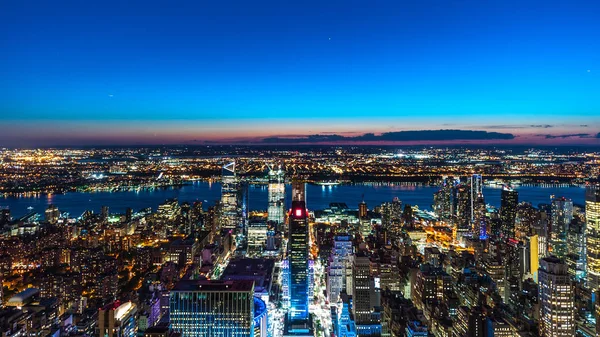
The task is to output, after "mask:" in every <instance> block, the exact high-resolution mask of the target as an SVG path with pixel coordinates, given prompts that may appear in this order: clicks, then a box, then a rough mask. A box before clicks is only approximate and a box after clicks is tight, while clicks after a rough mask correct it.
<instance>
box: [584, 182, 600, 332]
mask: <svg viewBox="0 0 600 337" xmlns="http://www.w3.org/2000/svg"><path fill="white" fill-rule="evenodd" d="M585 217H586V231H585V236H586V254H587V280H588V286H589V287H590V289H592V290H598V289H599V288H600V185H598V184H594V185H591V186H588V188H587V189H586V193H585ZM599 324H600V323H599Z"/></svg>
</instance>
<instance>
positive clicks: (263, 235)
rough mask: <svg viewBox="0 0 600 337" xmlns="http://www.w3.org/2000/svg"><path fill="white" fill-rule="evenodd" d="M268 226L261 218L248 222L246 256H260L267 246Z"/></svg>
mask: <svg viewBox="0 0 600 337" xmlns="http://www.w3.org/2000/svg"><path fill="white" fill-rule="evenodd" d="M268 231H269V226H268V224H267V222H266V221H265V220H264V219H263V218H253V219H250V221H249V222H248V251H247V253H248V255H249V256H260V255H262V253H263V251H264V250H265V248H266V245H267V233H268Z"/></svg>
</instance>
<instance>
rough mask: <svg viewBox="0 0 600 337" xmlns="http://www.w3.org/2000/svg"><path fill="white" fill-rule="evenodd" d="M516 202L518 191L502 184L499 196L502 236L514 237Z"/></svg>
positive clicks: (517, 201)
mask: <svg viewBox="0 0 600 337" xmlns="http://www.w3.org/2000/svg"><path fill="white" fill-rule="evenodd" d="M518 203H519V192H517V191H515V190H513V189H512V188H510V187H508V186H504V187H503V188H502V194H501V196H500V232H501V235H502V237H503V238H506V239H508V238H514V237H515V219H516V216H517V205H518Z"/></svg>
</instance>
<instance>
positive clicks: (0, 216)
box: [0, 207, 12, 226]
mask: <svg viewBox="0 0 600 337" xmlns="http://www.w3.org/2000/svg"><path fill="white" fill-rule="evenodd" d="M11 221H12V218H11V216H10V208H8V207H6V208H0V226H2V225H6V224H8V223H9V222H11Z"/></svg>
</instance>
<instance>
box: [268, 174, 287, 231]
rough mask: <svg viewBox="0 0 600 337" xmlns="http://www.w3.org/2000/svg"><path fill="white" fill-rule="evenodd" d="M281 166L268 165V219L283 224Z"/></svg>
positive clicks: (283, 208) (283, 189) (283, 185)
mask: <svg viewBox="0 0 600 337" xmlns="http://www.w3.org/2000/svg"><path fill="white" fill-rule="evenodd" d="M283 176H284V173H283V171H282V170H281V167H279V168H277V169H275V168H274V167H271V166H269V208H268V213H269V221H274V222H277V223H278V224H283V222H284V220H285V182H284V180H283Z"/></svg>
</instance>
